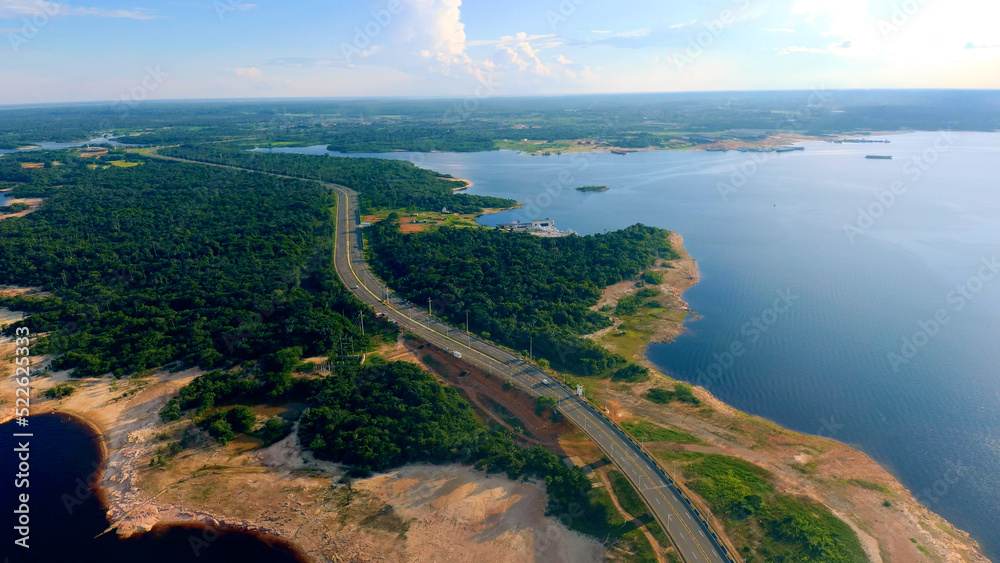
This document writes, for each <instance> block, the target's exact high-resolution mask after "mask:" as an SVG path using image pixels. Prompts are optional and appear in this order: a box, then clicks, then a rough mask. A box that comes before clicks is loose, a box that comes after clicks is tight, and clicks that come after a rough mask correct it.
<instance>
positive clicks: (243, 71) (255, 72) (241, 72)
mask: <svg viewBox="0 0 1000 563" xmlns="http://www.w3.org/2000/svg"><path fill="white" fill-rule="evenodd" d="M234 72H235V73H236V75H237V76H242V77H245V78H249V79H250V80H253V81H254V82H260V81H261V80H264V73H263V72H261V71H260V69H259V68H257V67H255V66H250V67H245V68H238V69H236V70H235V71H234Z"/></svg>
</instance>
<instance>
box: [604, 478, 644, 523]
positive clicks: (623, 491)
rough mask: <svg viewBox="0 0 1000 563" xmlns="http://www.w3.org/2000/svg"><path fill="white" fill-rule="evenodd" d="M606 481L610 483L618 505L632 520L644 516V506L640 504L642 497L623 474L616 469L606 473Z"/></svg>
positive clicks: (642, 503)
mask: <svg viewBox="0 0 1000 563" xmlns="http://www.w3.org/2000/svg"><path fill="white" fill-rule="evenodd" d="M608 481H610V482H611V490H612V491H614V493H615V498H617V499H618V504H620V505H621V507H622V508H624V509H625V512H628V513H629V515H631V516H632V517H633V518H642V516H643V515H645V514H646V504H645V503H644V502H642V497H640V496H639V492H638V491H636V490H635V487H633V486H632V483H630V482H629V480H628V478H627V477H625V474H624V473H622V472H621V471H618V470H617V469H612V470H611V471H608Z"/></svg>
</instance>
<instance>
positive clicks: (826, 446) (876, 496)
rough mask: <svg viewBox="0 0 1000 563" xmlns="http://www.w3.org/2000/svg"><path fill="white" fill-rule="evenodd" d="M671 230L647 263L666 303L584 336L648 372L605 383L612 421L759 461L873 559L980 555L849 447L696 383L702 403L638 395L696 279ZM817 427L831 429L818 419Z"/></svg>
mask: <svg viewBox="0 0 1000 563" xmlns="http://www.w3.org/2000/svg"><path fill="white" fill-rule="evenodd" d="M674 237H676V238H672V239H671V241H672V242H673V244H674V247H675V249H676V250H678V252H679V254H680V255H681V258H680V259H679V260H676V261H674V262H672V263H671V264H659V265H657V266H656V267H655V268H653V270H655V271H659V272H661V273H662V274H663V275H664V284H663V285H662V286H659V289H660V290H661V292H662V297H661V298H657V299H658V300H659V301H660V302H661V304H663V305H664V306H665V307H668V308H669V309H670V311H668V312H659V311H656V310H654V313H655V316H650V317H646V318H645V319H644V318H641V317H642V315H644V314H648V313H640V314H639V315H638V316H631V317H626V318H625V319H624V320H623V319H616V322H615V327H612V328H611V329H605V330H604V331H601V333H598V334H595V335H591V338H594V339H595V341H597V342H599V343H601V344H602V345H604V346H605V347H607V348H608V349H610V350H613V351H616V352H619V353H622V354H624V355H626V356H628V357H631V358H633V359H635V360H637V361H639V362H640V363H642V364H643V365H645V366H646V367H648V368H650V370H651V371H652V373H653V378H652V380H651V381H648V382H644V383H640V384H637V385H627V384H615V385H612V386H611V396H612V398H613V407H612V415H613V416H614V417H615V418H616V419H617V420H619V421H624V420H628V419H630V418H634V417H639V418H644V419H647V420H650V421H653V422H656V423H659V424H661V425H664V426H668V427H674V428H679V429H681V430H683V431H685V432H688V433H691V434H693V435H695V436H696V437H698V438H699V439H701V440H703V441H704V442H706V443H707V444H708V445H707V446H679V445H671V444H654V445H651V449H652V450H653V451H654V453H655V452H657V451H661V452H670V451H673V450H678V449H681V450H688V451H700V452H702V453H720V454H725V455H730V456H735V457H738V458H741V459H743V460H745V461H748V462H750V463H753V464H756V465H759V466H761V467H764V468H765V469H767V470H769V471H771V472H772V473H773V474H774V475H775V481H776V485H777V487H778V488H779V490H781V491H782V492H784V493H787V494H793V495H801V496H805V497H809V498H811V499H813V500H815V501H817V502H819V503H821V504H823V505H825V506H826V507H827V508H829V509H830V510H831V511H832V512H833V513H834V514H836V515H837V516H838V517H839V518H841V519H842V520H844V521H845V522H847V523H848V525H850V526H851V527H852V528H853V529H854V531H855V533H856V534H857V535H858V538H859V539H860V540H861V543H862V545H863V547H864V548H865V550H866V553H867V554H868V557H869V559H870V560H871V561H873V562H885V563H888V562H889V561H894V562H899V561H905V562H907V563H909V562H918V561H948V562H960V561H964V562H976V563H981V562H986V561H988V560H987V559H986V557H985V556H983V555H982V554H981V553H980V549H979V545H978V544H977V543H976V542H975V540H973V539H972V538H971V537H969V535H968V534H967V533H965V532H963V531H961V530H958V529H957V528H955V527H954V526H953V525H951V524H950V523H948V522H947V521H946V520H945V519H944V518H942V517H941V516H939V515H938V514H936V513H934V512H932V511H931V510H929V509H928V508H927V507H925V506H923V505H921V504H920V503H919V502H918V501H917V499H916V498H915V496H914V495H913V494H912V492H910V491H908V490H907V489H906V488H905V487H903V485H902V484H901V483H900V482H899V481H898V480H897V479H896V478H895V477H894V476H893V475H892V474H891V473H889V472H888V471H887V470H886V469H885V468H883V467H882V466H881V465H879V464H878V463H876V462H875V461H874V460H873V459H871V458H870V457H868V456H867V455H866V454H864V453H862V452H860V451H858V450H856V449H854V448H851V447H850V446H847V445H845V444H843V443H840V442H838V441H836V440H834V439H830V438H826V437H819V436H813V435H808V434H802V433H799V432H794V431H791V430H788V429H785V428H782V427H780V426H778V425H777V424H774V423H773V422H771V421H768V420H765V419H763V418H760V417H757V416H752V415H749V414H747V413H744V412H741V411H738V410H736V409H734V408H732V407H731V406H729V405H727V404H725V403H723V402H722V401H719V400H718V399H716V398H715V397H714V396H713V395H712V394H711V393H710V391H709V390H707V389H704V388H701V387H696V388H695V394H696V396H697V397H698V398H699V399H700V400H701V401H702V402H703V406H702V407H694V406H690V405H685V404H681V403H677V402H675V403H671V404H670V405H659V404H656V403H653V402H651V401H648V400H646V399H644V398H642V394H643V393H644V392H645V391H647V390H648V389H650V388H652V387H666V388H671V387H672V385H673V382H674V380H673V379H671V378H669V377H667V376H666V375H664V374H662V373H661V372H659V371H658V368H657V367H656V366H655V365H654V364H653V363H652V362H650V361H648V360H646V358H645V350H646V347H647V346H648V345H649V344H651V343H654V342H669V341H671V340H672V339H673V338H676V336H677V335H679V334H680V333H681V332H683V331H684V325H683V321H684V319H685V318H686V317H689V316H691V315H694V312H693V311H691V310H690V308H689V307H688V305H687V303H686V302H684V301H683V298H682V297H683V293H684V292H685V291H686V290H688V289H690V288H691V287H693V286H694V285H695V284H696V283H697V282H698V279H699V277H698V272H697V264H696V263H695V261H694V260H693V259H692V258H691V256H690V255H689V254H688V253H687V252H686V251H685V250H684V248H683V243H682V241H681V239H680V237H679V235H676V234H675V235H674ZM665 267H668V268H666V269H665ZM635 291H637V288H636V284H635V283H634V282H623V283H621V284H616V285H614V286H611V287H608V288H606V289H605V291H604V293H603V295H602V298H601V301H600V303H599V304H598V305H597V306H596V307H595V309H599V308H601V307H607V306H610V307H612V308H613V307H614V306H615V305H616V304H617V303H618V301H619V300H620V299H621V298H622V297H624V296H626V295H629V294H632V293H634V292H635ZM623 323H624V326H623ZM623 328H624V329H627V330H622V329H623ZM622 333H626V334H624V335H622ZM817 433H825V434H827V435H830V432H824V429H823V428H822V427H819V425H818V428H817ZM834 435H835V434H834ZM666 457H667V458H669V457H670V456H666ZM665 464H666V465H667V466H668V467H673V468H674V470H675V471H677V470H679V465H677V464H676V463H672V462H670V461H669V460H668V461H666V462H665ZM887 503H888V505H887ZM921 548H922V549H923V550H925V551H922V550H921Z"/></svg>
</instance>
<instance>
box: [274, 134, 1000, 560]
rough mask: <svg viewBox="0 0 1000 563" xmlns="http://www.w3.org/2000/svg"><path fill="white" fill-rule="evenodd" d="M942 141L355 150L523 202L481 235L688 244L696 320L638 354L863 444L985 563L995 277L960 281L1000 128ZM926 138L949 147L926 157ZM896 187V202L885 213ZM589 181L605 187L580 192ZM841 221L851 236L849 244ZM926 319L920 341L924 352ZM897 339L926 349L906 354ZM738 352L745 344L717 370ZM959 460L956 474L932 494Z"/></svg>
mask: <svg viewBox="0 0 1000 563" xmlns="http://www.w3.org/2000/svg"><path fill="white" fill-rule="evenodd" d="M951 136H952V137H954V142H950V141H945V142H943V143H942V142H941V141H942V137H941V135H939V134H938V133H914V134H906V135H896V136H893V137H892V143H891V144H889V145H885V146H879V151H878V152H879V154H891V155H893V156H894V159H893V160H868V159H866V158H865V156H866V154H868V153H869V152H870V151H871V150H872V149H871V148H870V147H865V146H864V145H835V144H829V143H822V142H820V143H804V144H803V146H805V148H806V150H805V151H802V152H794V153H788V154H780V155H770V156H768V157H762V156H761V155H754V154H747V153H737V152H729V153H712V152H692V151H651V152H641V153H632V154H629V155H628V156H618V155H611V154H607V153H604V154H586V155H579V154H577V155H570V154H564V155H560V156H550V157H537V156H525V155H519V154H515V153H511V152H489V153H430V154H414V153H389V154H374V155H354V156H375V157H382V158H393V159H408V160H411V161H413V162H415V163H417V164H418V165H420V166H423V167H425V168H430V169H433V170H437V171H439V172H444V173H448V174H451V175H453V176H456V177H459V178H466V179H469V180H472V181H473V182H474V185H473V187H472V188H471V189H470V190H469V193H472V194H482V195H491V196H499V197H508V198H513V199H516V200H518V201H521V202H523V203H524V204H525V206H524V207H523V208H522V209H519V210H514V211H510V212H506V213H501V214H499V215H493V216H488V217H484V218H483V221H482V222H483V223H484V224H490V225H493V224H496V223H500V222H509V221H512V220H526V219H540V218H551V219H553V220H555V222H556V225H557V226H558V227H559V228H561V229H573V230H574V231H577V232H579V233H584V234H586V233H596V232H603V231H604V230H606V229H619V228H622V227H626V226H628V225H631V224H633V223H636V222H642V223H646V224H649V225H655V226H658V227H663V228H668V229H672V230H676V231H677V232H679V233H681V234H682V235H683V236H684V240H685V246H686V247H687V249H688V250H689V251H690V252H691V254H692V256H693V257H694V258H695V259H696V260H697V261H698V264H699V268H700V271H701V275H702V279H701V282H700V283H699V284H698V285H696V286H695V287H694V288H693V289H691V290H689V291H688V292H687V293H686V294H685V298H686V299H687V300H688V302H689V303H690V304H691V307H692V308H693V309H694V310H695V311H697V312H698V313H699V314H700V315H702V316H703V319H702V320H700V321H697V322H693V323H690V324H689V329H690V330H689V332H688V333H687V334H685V335H683V336H682V337H680V338H678V339H677V342H675V343H672V344H662V345H654V346H652V347H650V349H649V352H648V357H649V358H650V360H652V361H653V362H655V363H656V364H657V365H659V366H661V367H662V368H663V369H664V370H666V371H668V372H670V373H672V374H674V375H675V376H677V377H679V378H682V379H686V380H689V381H697V380H698V379H699V373H708V372H709V371H711V372H712V373H716V372H719V373H721V375H720V376H719V377H717V378H711V377H709V378H708V383H707V387H708V388H709V390H711V391H712V392H713V393H714V394H715V395H716V396H718V397H719V398H720V399H722V400H724V401H726V402H728V403H730V404H732V405H734V406H736V407H737V408H740V409H742V410H745V411H748V412H751V413H754V414H759V415H762V416H765V417H767V418H770V419H772V420H774V421H776V422H778V423H780V424H782V425H784V426H788V427H790V428H793V429H796V430H800V431H804V432H809V433H816V434H823V435H826V436H832V437H834V438H836V439H838V440H841V441H843V442H847V443H850V444H856V445H858V446H859V447H861V449H863V450H864V451H865V452H867V453H868V454H870V455H871V456H872V457H874V458H875V459H876V460H878V461H879V462H880V463H883V464H884V465H886V466H887V467H889V468H890V469H891V470H892V471H893V472H894V473H895V474H896V475H898V476H899V477H900V479H901V480H902V482H903V483H904V485H906V486H907V487H908V488H909V489H910V490H912V491H914V492H915V494H916V495H917V496H918V498H920V499H921V500H922V501H924V502H925V503H926V504H927V505H928V506H929V508H931V509H932V510H934V511H936V512H938V513H940V514H942V515H943V516H945V517H946V518H947V519H948V520H949V521H951V522H952V523H954V524H956V525H957V526H959V527H960V528H963V529H965V530H966V531H968V532H970V533H972V535H973V537H975V538H976V539H977V540H979V541H980V543H981V544H982V545H983V547H984V549H985V550H986V552H987V554H988V555H992V556H993V557H994V558H997V557H1000V487H997V486H996V484H997V483H998V482H1000V463H998V458H997V454H996V444H997V442H998V441H1000V368H998V367H997V366H1000V347H998V346H997V345H996V343H997V342H998V341H1000V323H998V322H997V319H998V318H1000V275H994V276H993V277H991V278H990V279H988V280H986V279H981V280H979V281H972V282H971V285H970V280H972V279H973V278H975V277H978V276H979V274H980V272H981V271H982V272H983V273H985V274H986V275H987V276H989V274H991V270H989V268H988V267H987V269H986V270H982V268H984V267H986V266H985V265H984V262H983V260H984V259H986V260H987V263H989V261H990V258H991V257H993V256H994V255H1000V221H998V220H997V218H998V217H1000V194H998V192H997V189H996V185H997V184H996V171H995V168H996V165H995V163H996V162H997V161H998V156H1000V134H996V133H959V134H952V135H951ZM935 145H937V146H938V147H941V146H944V147H947V148H946V149H945V150H943V151H937V154H931V153H933V152H934V150H935V149H934V147H935ZM275 151H276V152H279V151H281V152H302V153H312V154H327V151H326V149H325V147H309V148H297V149H296V148H290V149H275ZM929 151H930V152H929ZM929 154H930V156H932V157H933V158H932V159H928V158H927V156H928V155H929ZM929 160H933V162H929ZM895 182H902V187H903V189H902V190H901V193H900V194H899V195H893V199H891V200H890V196H887V195H886V194H885V192H886V191H887V190H889V189H890V188H891V187H892V186H893V185H894V183H895ZM585 185H606V186H608V187H609V188H610V190H609V191H607V192H602V193H581V192H578V191H576V190H574V188H575V187H578V186H585ZM720 191H721V192H724V193H725V197H723V195H722V194H720ZM879 206H882V208H881V209H880V207H879ZM859 210H863V211H859ZM864 214H868V215H869V217H870V221H869V219H867V218H865V217H864ZM872 215H874V216H872ZM859 224H860V225H861V226H860V227H858V225H859ZM845 225H853V226H855V227H857V228H859V229H860V230H862V231H863V234H861V235H856V236H854V237H853V238H852V237H849V236H848V233H847V230H846V229H845ZM963 286H969V287H965V289H963V291H968V292H969V293H970V298H963V301H964V305H963V306H962V307H961V308H959V306H958V304H957V303H958V299H957V298H956V297H955V294H954V293H953V292H956V291H957V289H956V288H960V287H963ZM779 290H780V291H790V292H792V293H793V294H794V295H795V296H796V297H798V299H797V300H795V301H794V305H793V306H791V307H790V308H789V310H788V311H787V312H786V313H783V314H782V315H781V316H780V317H779V318H777V319H776V320H775V322H774V323H773V324H768V325H767V330H766V331H763V330H761V331H760V336H759V337H757V338H755V339H754V338H753V335H754V334H755V333H754V332H753V330H759V329H754V328H753V326H752V323H753V321H754V319H757V318H759V317H761V316H762V315H763V314H765V312H766V311H767V309H769V308H770V307H771V305H772V303H773V301H774V299H775V296H776V292H777V291H779ZM940 310H944V311H945V312H946V314H947V315H948V322H947V323H946V324H943V325H942V326H940V328H939V329H938V330H933V327H932V326H931V325H927V324H926V323H927V322H928V321H929V320H932V319H934V317H935V315H936V314H937V313H938V311H940ZM748 323H751V328H745V327H747V324H748ZM920 323H924V324H923V325H921V324H920ZM922 326H930V327H931V329H930V332H933V335H932V336H929V337H928V338H927V339H926V341H925V339H924V336H923V335H921V334H919V332H920V331H921V330H923V329H922V328H921V327H922ZM904 338H905V339H907V341H910V342H913V341H916V342H919V343H920V344H921V346H919V347H917V348H916V349H914V350H910V349H909V348H906V349H905V350H904V346H905V343H904ZM751 339H753V342H751ZM734 342H743V343H744V344H746V348H747V350H748V351H747V353H746V354H744V355H743V356H741V357H740V358H739V359H738V360H736V361H732V362H730V361H729V360H728V359H727V358H726V357H725V356H724V353H725V352H726V351H727V350H728V349H730V346H731V345H732V344H733V343H734ZM904 351H905V352H906V353H907V355H911V354H912V356H911V357H908V358H906V359H907V360H908V361H907V362H906V363H903V364H899V365H897V366H895V367H898V368H899V369H898V370H897V369H895V367H894V365H893V363H892V362H891V361H890V356H889V354H890V353H895V354H897V355H900V356H902V354H903V352H904ZM715 365H718V366H719V367H715V368H713V366H715ZM955 464H960V465H961V466H962V467H968V468H969V471H968V472H965V474H964V475H963V476H962V478H961V479H960V480H959V481H958V482H957V483H954V484H949V486H948V490H947V492H946V493H945V494H937V493H935V492H934V489H933V488H934V486H935V484H936V483H939V482H940V481H941V479H942V478H943V476H944V475H946V474H949V473H948V472H949V470H951V468H953V467H954V466H955ZM949 475H950V474H949Z"/></svg>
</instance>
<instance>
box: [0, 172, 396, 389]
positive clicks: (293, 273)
mask: <svg viewBox="0 0 1000 563" xmlns="http://www.w3.org/2000/svg"><path fill="white" fill-rule="evenodd" d="M33 158H38V156H37V155H34V156H33ZM58 158H61V159H64V158H65V157H64V156H63V155H59V157H58ZM5 161H7V159H6V158H4V159H0V179H3V180H8V179H10V178H15V180H14V181H17V179H21V180H23V179H27V180H29V181H30V183H28V184H25V185H22V186H18V187H17V188H15V193H18V194H21V193H25V194H27V193H30V194H33V195H38V196H40V197H44V198H45V199H44V202H43V205H42V206H41V209H39V210H38V211H37V212H35V213H32V214H30V215H28V216H26V217H24V218H15V219H6V220H4V221H0V283H4V284H17V285H24V286H32V287H40V288H43V289H44V290H46V291H49V292H51V293H52V294H53V295H54V297H52V298H49V299H37V298H30V297H28V298H24V297H22V298H7V299H3V300H0V306H8V307H12V308H14V309H18V310H25V311H28V312H30V313H32V314H31V316H29V317H28V318H26V319H25V320H23V321H20V322H18V323H16V324H14V325H12V326H11V327H8V329H7V331H8V332H11V331H13V330H15V329H16V328H17V327H20V326H27V327H30V328H31V329H32V332H33V333H49V336H48V337H47V338H46V339H44V340H43V342H42V344H41V346H39V347H38V349H37V352H38V353H59V354H60V355H59V357H58V358H57V359H56V361H55V366H56V367H57V368H59V369H69V368H73V369H75V373H76V374H77V375H81V376H82V375H99V374H103V373H108V372H113V373H114V374H115V375H124V374H127V373H133V372H137V371H142V370H145V369H151V368H155V367H159V366H163V365H166V364H169V363H171V362H181V363H182V364H184V365H200V366H203V367H206V368H211V367H214V366H224V365H229V364H231V363H234V362H238V361H241V360H246V359H251V358H256V357H259V356H260V355H261V354H268V353H272V352H274V351H275V350H279V349H283V348H286V347H289V346H301V347H302V348H303V350H304V351H306V352H307V353H310V354H319V353H325V352H331V351H333V352H335V355H340V354H341V350H343V353H345V354H349V353H350V352H351V351H353V352H360V351H362V350H364V349H366V348H367V347H368V346H369V345H370V339H371V332H369V333H368V335H367V336H366V335H362V334H361V330H360V329H359V327H358V326H357V324H358V320H359V315H368V316H369V318H368V319H366V324H367V326H369V327H377V326H378V323H377V322H376V319H375V318H374V317H373V316H372V315H373V313H372V312H371V311H370V310H369V309H368V308H367V307H365V306H364V305H363V304H362V303H361V302H360V301H358V300H357V299H356V298H355V297H354V296H353V295H351V294H350V292H348V291H347V289H346V288H345V287H343V285H342V284H341V283H340V281H339V280H338V279H337V277H336V273H335V271H334V269H333V265H332V245H333V240H332V235H333V228H334V227H333V224H332V223H333V221H332V217H331V212H330V209H331V207H332V206H333V205H334V203H335V200H334V196H333V194H332V193H331V192H330V190H329V189H328V188H326V187H324V186H322V185H320V184H318V183H316V182H305V181H301V180H290V179H283V178H277V177H272V176H264V175H260V174H252V173H245V172H239V171H234V170H227V169H220V168H214V167H206V166H198V165H187V164H180V163H164V162H160V161H155V160H151V159H141V165H140V166H136V167H132V168H117V167H112V168H109V169H96V170H89V169H87V168H86V167H83V168H79V167H74V166H70V165H67V166H59V167H55V168H52V169H27V170H26V169H21V168H20V166H19V165H18V163H17V161H16V160H15V159H11V160H10V161H7V162H5ZM67 181H68V182H69V183H64V182H67ZM33 351H35V350H33Z"/></svg>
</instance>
